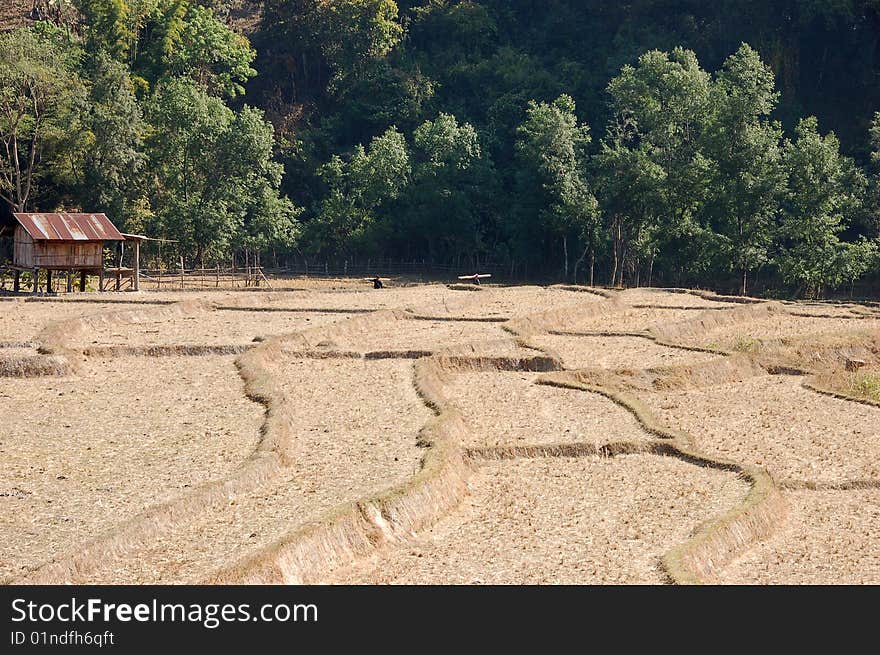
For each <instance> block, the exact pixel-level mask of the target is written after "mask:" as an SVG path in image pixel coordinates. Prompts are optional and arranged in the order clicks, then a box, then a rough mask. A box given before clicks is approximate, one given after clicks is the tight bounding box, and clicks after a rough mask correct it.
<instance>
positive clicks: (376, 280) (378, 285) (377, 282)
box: [373, 277, 384, 289]
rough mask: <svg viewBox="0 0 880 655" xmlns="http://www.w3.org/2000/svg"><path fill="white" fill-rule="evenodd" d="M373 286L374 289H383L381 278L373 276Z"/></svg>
mask: <svg viewBox="0 0 880 655" xmlns="http://www.w3.org/2000/svg"><path fill="white" fill-rule="evenodd" d="M373 288H374V289H383V288H384V285H383V284H382V280H380V279H379V278H377V277H374V278H373Z"/></svg>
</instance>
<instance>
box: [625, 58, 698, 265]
mask: <svg viewBox="0 0 880 655" xmlns="http://www.w3.org/2000/svg"><path fill="white" fill-rule="evenodd" d="M608 93H609V95H610V96H611V107H612V109H613V111H614V116H615V118H614V120H616V121H618V122H621V123H624V124H627V125H629V126H630V129H631V130H633V132H634V134H632V135H631V136H630V138H629V140H630V142H631V143H633V144H635V147H637V148H638V150H639V151H640V158H641V159H644V160H646V161H650V163H651V164H652V165H656V166H658V167H659V170H661V171H662V174H660V175H655V174H652V175H651V176H652V177H654V179H656V180H657V181H659V182H660V187H659V188H658V192H659V197H658V198H657V199H658V200H659V203H658V205H657V207H656V212H657V215H658V219H659V221H660V233H661V234H662V235H663V241H664V243H663V244H660V245H659V246H658V247H659V248H663V249H664V250H666V251H667V252H668V253H669V255H670V259H671V263H672V264H673V266H674V267H675V268H676V269H678V270H679V271H681V270H683V269H693V268H695V267H697V266H699V265H701V264H702V262H704V261H705V257H706V253H705V251H706V248H707V246H708V244H710V243H711V241H712V239H711V233H709V231H708V230H707V228H706V226H705V225H704V224H702V223H701V220H700V219H701V217H702V215H703V209H704V207H705V204H706V200H707V197H708V191H709V188H710V177H711V171H712V162H711V161H710V160H709V158H708V157H707V156H706V154H705V152H704V148H703V143H704V139H705V134H706V130H707V128H708V126H709V125H711V124H712V122H713V120H714V111H715V106H714V103H713V102H712V80H711V77H710V76H709V74H708V73H706V72H705V71H704V70H703V69H702V68H700V64H699V61H697V57H696V55H695V54H694V53H693V52H691V51H690V50H685V49H683V48H675V49H674V50H672V51H671V52H661V51H658V50H653V51H650V52H647V53H645V54H644V55H642V56H641V57H639V60H638V64H637V66H629V65H627V66H624V67H623V68H622V69H621V71H620V74H619V75H618V76H617V77H615V78H614V79H613V80H611V82H610V83H609V84H608Z"/></svg>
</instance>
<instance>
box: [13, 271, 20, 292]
mask: <svg viewBox="0 0 880 655" xmlns="http://www.w3.org/2000/svg"><path fill="white" fill-rule="evenodd" d="M12 290H13V291H15V293H18V292H19V291H20V290H21V271H15V273H14V274H13V278H12Z"/></svg>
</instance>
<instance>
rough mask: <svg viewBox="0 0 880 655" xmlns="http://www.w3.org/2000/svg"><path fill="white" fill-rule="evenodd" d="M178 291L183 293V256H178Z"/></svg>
mask: <svg viewBox="0 0 880 655" xmlns="http://www.w3.org/2000/svg"><path fill="white" fill-rule="evenodd" d="M180 290H181V291H183V255H181V256H180Z"/></svg>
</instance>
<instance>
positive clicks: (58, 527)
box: [0, 357, 262, 575]
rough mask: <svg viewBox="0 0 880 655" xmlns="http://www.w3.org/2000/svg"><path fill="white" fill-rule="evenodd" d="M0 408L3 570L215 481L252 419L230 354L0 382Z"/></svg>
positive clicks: (255, 433)
mask: <svg viewBox="0 0 880 655" xmlns="http://www.w3.org/2000/svg"><path fill="white" fill-rule="evenodd" d="M0 406H2V427H0V480H2V482H0V487H2V488H0V508H2V511H0V525H2V528H0V531H2V533H3V535H4V538H3V540H2V546H0V549H2V551H0V553H2V554H0V562H2V568H0V572H2V574H4V575H8V574H13V573H20V572H21V571H22V569H23V568H27V567H30V566H33V565H36V564H39V563H41V562H42V561H44V560H47V559H50V558H52V557H54V556H56V555H62V554H64V553H65V552H67V551H68V550H69V549H70V548H73V547H74V546H75V544H76V543H78V542H81V541H83V540H87V539H88V538H89V537H90V536H93V535H95V534H98V533H101V532H103V531H105V530H107V529H109V528H111V527H112V526H113V525H114V524H115V523H117V522H119V521H120V520H121V519H124V518H125V517H130V516H133V515H135V514H137V513H138V512H140V511H142V510H144V509H146V508H147V507H150V506H151V505H155V504H158V503H161V502H163V501H166V500H169V499H171V498H174V497H176V496H178V495H180V494H182V493H185V492H186V490H187V489H190V488H193V487H195V486H196V485H198V484H199V483H201V482H205V481H208V480H212V479H217V478H222V477H224V476H225V475H226V474H228V473H229V472H230V471H231V470H232V469H234V467H235V466H237V465H238V464H239V463H240V462H241V461H242V460H243V459H244V458H245V457H247V456H248V454H250V452H251V451H252V450H253V448H254V446H255V444H256V442H257V439H258V437H259V427H260V422H261V415H262V411H261V409H260V407H259V405H257V404H255V403H253V402H251V401H249V400H247V399H246V398H245V397H244V392H243V383H242V381H241V379H240V378H239V377H238V376H237V375H236V372H235V366H234V364H233V360H232V358H231V357H217V358H202V357H198V358H189V359H187V360H186V361H182V360H181V359H179V358H175V357H169V358H144V357H124V358H118V359H112V360H90V361H89V362H88V363H87V364H86V365H85V369H84V370H83V371H82V372H81V373H80V374H79V375H77V376H76V379H70V378H30V379H11V378H7V379H4V380H3V384H2V387H0Z"/></svg>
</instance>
